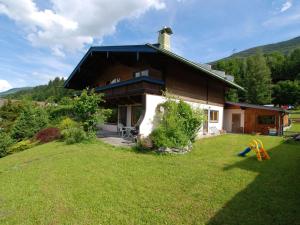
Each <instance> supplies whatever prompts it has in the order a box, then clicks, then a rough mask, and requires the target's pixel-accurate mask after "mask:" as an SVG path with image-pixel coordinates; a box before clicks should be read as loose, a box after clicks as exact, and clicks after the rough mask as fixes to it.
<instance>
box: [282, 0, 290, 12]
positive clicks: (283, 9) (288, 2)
mask: <svg viewBox="0 0 300 225" xmlns="http://www.w3.org/2000/svg"><path fill="white" fill-rule="evenodd" d="M292 5H293V3H292V0H288V1H286V2H285V3H283V4H282V6H281V9H280V12H284V11H286V10H288V9H289V8H291V7H292Z"/></svg>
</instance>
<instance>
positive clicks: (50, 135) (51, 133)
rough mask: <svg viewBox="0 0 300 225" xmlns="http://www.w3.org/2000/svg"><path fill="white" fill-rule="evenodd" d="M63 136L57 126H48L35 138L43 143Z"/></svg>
mask: <svg viewBox="0 0 300 225" xmlns="http://www.w3.org/2000/svg"><path fill="white" fill-rule="evenodd" d="M60 138H61V133H60V130H59V129H58V128H56V127H48V128H45V129H43V130H41V131H39V132H38V133H37V134H36V135H35V139H36V140H38V141H39V142H41V143H47V142H51V141H54V140H58V139H60Z"/></svg>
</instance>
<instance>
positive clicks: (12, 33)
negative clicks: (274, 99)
mask: <svg viewBox="0 0 300 225" xmlns="http://www.w3.org/2000/svg"><path fill="white" fill-rule="evenodd" d="M82 2H83V1H81V0H48V1H44V0H18V1H8V0H0V49H1V50H0V91H4V90H6V89H9V88H11V87H23V86H35V85H38V84H45V83H47V82H48V80H49V79H52V78H54V77H56V76H60V77H67V76H68V75H69V74H70V73H71V71H72V70H73V68H74V67H75V66H76V64H77V63H78V61H79V60H80V59H81V57H82V56H83V55H84V53H85V51H86V50H87V49H88V48H89V46H91V45H122V44H143V43H148V42H149V43H155V42H156V41H157V31H158V30H159V29H160V28H161V27H163V26H170V27H171V28H172V29H173V32H174V34H173V36H172V42H171V44H172V51H174V52H176V53H178V54H180V55H182V56H184V57H186V58H188V59H191V60H194V61H196V62H210V61H214V60H216V59H220V58H223V57H226V56H229V55H231V54H232V53H233V52H235V51H241V50H244V49H247V48H250V47H253V46H257V45H262V44H268V43H274V42H278V41H283V40H287V39H290V38H293V37H296V36H299V35H300V0H251V1H248V0H230V1H228V0H209V1H207V0H85V1H84V3H82Z"/></svg>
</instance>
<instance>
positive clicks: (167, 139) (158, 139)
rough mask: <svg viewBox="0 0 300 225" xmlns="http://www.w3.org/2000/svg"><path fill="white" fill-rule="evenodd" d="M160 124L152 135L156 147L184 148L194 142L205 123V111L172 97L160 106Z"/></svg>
mask: <svg viewBox="0 0 300 225" xmlns="http://www.w3.org/2000/svg"><path fill="white" fill-rule="evenodd" d="M159 108H160V109H162V111H163V112H161V113H158V115H157V117H158V120H159V123H158V126H157V128H156V129H154V131H153V132H152V133H151V135H150V137H151V139H152V141H153V144H154V146H156V147H176V148H182V147H185V146H187V145H189V144H190V143H191V142H194V140H195V138H196V136H197V134H198V132H199V130H200V128H201V126H202V123H203V113H202V112H201V111H200V110H194V109H192V108H191V106H190V105H188V104H187V103H185V102H184V101H182V100H179V102H177V101H175V100H172V99H170V98H168V99H167V101H166V102H165V103H163V104H161V105H160V106H159Z"/></svg>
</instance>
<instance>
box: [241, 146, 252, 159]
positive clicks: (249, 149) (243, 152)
mask: <svg viewBox="0 0 300 225" xmlns="http://www.w3.org/2000/svg"><path fill="white" fill-rule="evenodd" d="M250 151H251V148H250V147H247V148H246V149H245V150H244V151H242V152H240V153H239V154H238V156H242V157H245V156H246V154H247V153H248V152H250Z"/></svg>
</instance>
